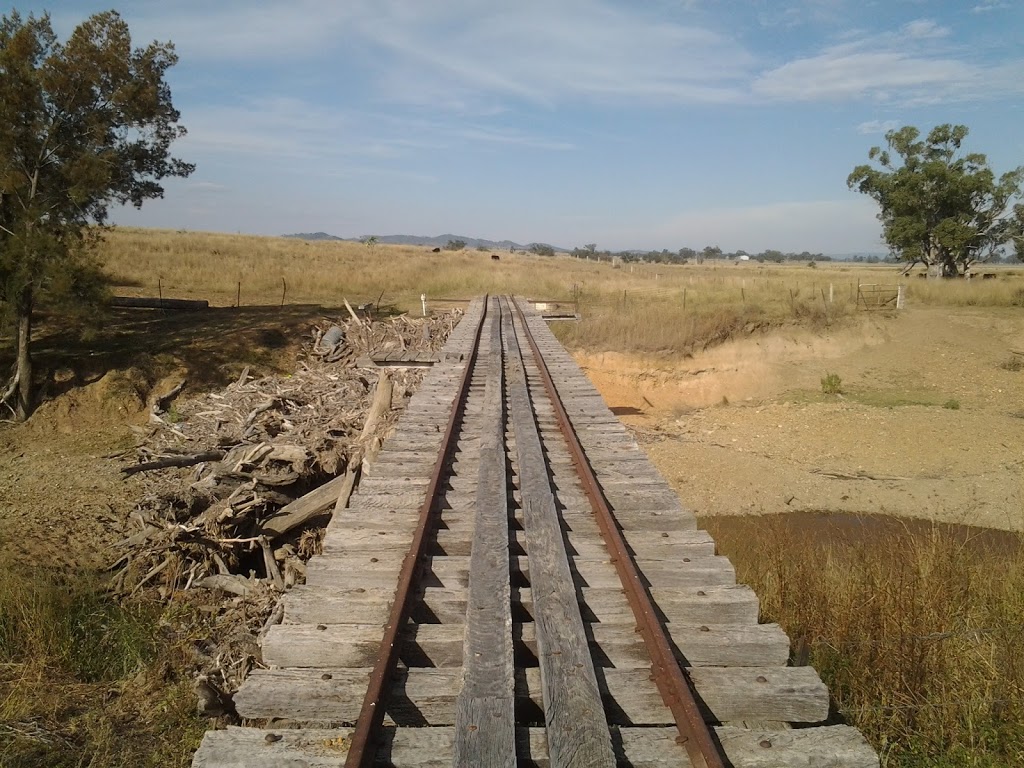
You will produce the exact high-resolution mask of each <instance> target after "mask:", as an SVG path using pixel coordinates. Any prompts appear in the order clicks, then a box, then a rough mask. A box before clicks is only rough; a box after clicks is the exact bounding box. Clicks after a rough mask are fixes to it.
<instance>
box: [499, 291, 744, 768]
mask: <svg viewBox="0 0 1024 768" xmlns="http://www.w3.org/2000/svg"><path fill="white" fill-rule="evenodd" d="M512 304H513V305H514V306H515V309H516V314H518V316H519V320H520V323H521V325H522V327H523V330H524V336H525V337H526V341H527V342H528V343H529V345H530V349H531V350H532V351H533V357H534V360H535V362H536V364H537V368H538V369H539V370H540V375H541V379H542V381H543V382H544V389H545V391H546V392H547V394H548V398H549V399H550V400H551V405H552V407H553V408H554V411H555V417H556V420H557V421H558V427H559V429H560V430H561V432H562V436H563V437H564V438H565V441H566V443H567V444H568V446H569V452H570V454H571V456H572V461H573V465H574V466H575V467H576V471H577V473H578V474H579V478H580V482H581V483H582V484H583V490H584V492H585V493H586V495H587V498H588V499H589V500H590V506H591V508H592V509H593V511H594V517H595V519H596V520H597V524H598V527H599V528H600V529H601V536H602V537H603V538H604V542H605V546H606V547H607V548H608V553H609V555H610V557H611V561H612V563H613V564H614V565H615V570H616V571H617V572H618V574H619V579H620V580H621V581H622V586H623V591H624V592H625V593H626V598H627V600H628V601H629V607H630V608H631V609H632V611H633V616H634V617H635V618H636V622H637V628H638V630H639V632H640V634H641V636H642V637H643V640H644V645H645V647H646V648H647V652H648V654H649V655H650V657H651V671H652V673H653V678H654V682H655V684H656V685H657V686H658V692H659V693H660V694H661V698H662V699H663V700H664V702H665V705H666V706H667V707H668V708H669V709H670V710H671V712H672V716H673V717H674V718H675V721H676V728H678V730H679V737H678V738H677V741H678V742H679V743H680V744H682V746H683V747H684V748H685V749H686V753H687V755H688V756H689V757H690V762H691V763H692V765H693V766H694V768H725V763H724V762H723V761H722V756H721V752H720V751H719V749H718V746H717V745H716V744H715V741H714V739H713V737H712V735H711V730H710V729H709V728H708V726H707V723H705V722H704V718H703V716H702V715H701V713H700V709H699V707H698V706H697V701H696V699H695V697H694V694H693V688H692V686H691V684H690V682H689V680H688V679H687V677H686V675H685V674H684V673H683V670H682V669H680V667H679V663H678V662H677V661H676V657H675V654H674V653H673V652H672V645H671V643H670V640H669V637H668V635H667V633H666V632H665V630H664V627H662V625H661V622H660V621H659V619H658V615H657V613H656V612H655V608H654V603H653V602H652V601H651V597H650V595H649V594H648V593H647V590H646V589H645V587H644V584H643V581H642V580H641V578H640V572H639V571H638V570H637V567H636V563H634V562H633V558H632V556H631V555H630V553H629V549H628V548H627V546H626V541H625V539H624V538H623V536H622V532H621V531H620V530H619V527H618V525H617V524H616V522H615V517H614V515H613V514H612V511H611V508H610V507H609V505H608V500H607V499H606V498H605V496H604V493H603V491H602V490H601V486H600V484H599V483H598V481H597V477H596V476H595V475H594V470H593V469H592V468H591V466H590V462H589V461H588V460H587V457H586V454H585V453H584V451H583V446H582V445H581V444H580V441H579V438H578V437H577V436H576V432H575V430H574V429H573V427H572V422H571V421H570V419H569V415H568V413H567V412H566V410H565V406H564V405H563V404H562V400H561V397H559V395H558V390H557V389H556V387H555V383H554V381H553V380H552V378H551V373H550V371H548V367H547V363H545V362H544V356H543V355H542V354H541V352H540V349H539V348H538V347H537V342H536V340H535V339H534V338H533V333H531V331H530V328H529V326H528V325H527V323H526V316H525V315H524V314H523V310H522V308H521V307H520V306H519V302H518V301H516V300H515V299H514V298H513V299H512Z"/></svg>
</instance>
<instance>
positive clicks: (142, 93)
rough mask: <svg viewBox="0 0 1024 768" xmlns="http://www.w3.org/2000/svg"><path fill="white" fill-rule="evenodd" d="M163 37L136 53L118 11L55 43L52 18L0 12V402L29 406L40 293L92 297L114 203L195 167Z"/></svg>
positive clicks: (144, 195)
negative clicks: (12, 360) (2, 331)
mask: <svg viewBox="0 0 1024 768" xmlns="http://www.w3.org/2000/svg"><path fill="white" fill-rule="evenodd" d="M176 62H177V56H176V55H175V53H174V47H173V45H171V44H170V43H151V44H150V45H148V46H147V47H145V48H133V47H132V42H131V34H130V32H129V29H128V25H127V24H126V23H125V22H124V21H123V20H122V19H121V17H120V16H119V15H118V14H117V13H116V12H114V11H107V12H105V13H99V14H96V15H94V16H92V17H90V18H89V19H87V20H86V21H84V22H83V23H82V24H80V25H79V26H78V27H77V28H76V29H75V30H74V31H73V32H72V33H71V36H70V37H69V38H68V40H67V42H66V43H62V42H61V41H59V40H58V39H57V37H56V35H55V34H54V32H53V28H52V26H51V24H50V17H49V16H48V15H43V16H41V17H38V18H36V17H34V16H32V15H29V16H28V17H27V18H22V17H21V16H20V15H19V14H18V13H17V11H14V12H12V13H11V14H10V16H2V17H0V301H2V303H3V307H4V309H5V312H6V314H7V315H8V319H13V320H15V321H16V322H17V324H18V361H17V367H16V371H15V374H14V376H13V377H12V381H11V385H10V386H9V387H8V389H7V392H6V393H4V394H3V400H4V401H5V402H6V401H9V400H10V399H11V398H12V397H16V403H15V408H14V409H15V411H16V413H17V415H18V416H19V417H20V418H26V417H27V415H28V412H29V411H30V408H31V400H32V397H31V396H32V391H31V386H32V381H31V358H30V356H29V342H30V339H31V318H32V309H33V306H34V305H35V304H36V303H37V302H38V301H39V300H40V299H42V298H47V297H51V298H65V299H68V298H70V299H80V300H88V299H91V298H95V295H96V293H97V292H98V291H97V289H98V288H99V286H100V284H101V281H100V279H99V270H98V267H97V265H96V264H94V263H93V262H92V261H91V260H90V259H89V257H88V253H87V248H86V247H85V246H87V245H88V244H89V242H90V239H93V238H95V237H97V236H98V233H99V231H100V230H99V229H97V228H96V227H94V226H93V225H100V226H101V227H102V225H104V224H105V223H106V221H107V215H108V209H109V207H110V205H111V204H131V205H134V206H136V207H139V206H141V205H142V203H143V202H144V201H146V200H149V199H152V198H158V197H162V196H163V188H162V187H161V185H160V180H161V179H163V178H165V177H168V176H188V175H189V174H190V173H191V172H192V171H193V170H194V166H192V165H190V164H188V163H185V162H182V161H181V160H178V159H176V158H173V157H171V156H170V154H169V153H170V146H171V143H172V142H173V141H174V140H175V139H177V138H179V137H181V136H184V135H185V129H184V128H183V127H182V126H180V125H178V118H179V113H178V111H177V110H175V109H174V105H173V104H172V101H171V91H170V88H169V86H168V85H167V83H166V81H165V80H164V76H165V74H166V72H167V70H168V69H169V68H170V67H171V66H173V65H174V64H175V63H176Z"/></svg>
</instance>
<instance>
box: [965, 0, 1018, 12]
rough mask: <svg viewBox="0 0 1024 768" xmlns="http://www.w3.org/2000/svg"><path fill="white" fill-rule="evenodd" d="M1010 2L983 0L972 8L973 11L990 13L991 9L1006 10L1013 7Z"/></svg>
mask: <svg viewBox="0 0 1024 768" xmlns="http://www.w3.org/2000/svg"><path fill="white" fill-rule="evenodd" d="M1012 7H1013V6H1011V5H1010V4H1009V3H1004V2H1001V1H1000V0H982V2H980V3H978V5H976V6H974V7H973V8H971V11H972V12H973V13H988V12H989V11H1005V10H1008V9H1010V8H1012Z"/></svg>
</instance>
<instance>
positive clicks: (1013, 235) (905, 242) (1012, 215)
mask: <svg viewBox="0 0 1024 768" xmlns="http://www.w3.org/2000/svg"><path fill="white" fill-rule="evenodd" d="M967 133H968V130H967V127H966V126H963V125H949V124H946V125H940V126H937V127H936V128H934V129H932V131H931V132H930V133H929V134H928V137H927V138H926V139H923V140H922V139H921V133H920V131H918V129H917V128H915V127H913V126H910V125H908V126H905V127H903V128H900V129H899V130H892V131H889V132H888V133H886V134H885V140H886V143H887V144H888V149H883V148H881V147H872V149H871V151H870V152H869V153H868V158H869V159H870V160H873V161H874V162H875V163H876V165H874V166H872V165H858V166H857V167H856V168H854V169H853V173H851V174H850V176H849V178H848V179H847V181H846V183H847V185H848V186H849V187H850V188H851V189H856V190H857V191H858V192H863V193H864V194H866V195H868V196H869V197H871V198H872V199H873V200H874V201H875V202H877V203H878V205H879V207H880V208H881V210H880V212H879V214H878V218H879V220H880V221H881V222H882V231H883V235H884V237H885V241H886V243H888V245H889V248H890V250H891V251H892V252H893V254H894V255H896V256H897V257H898V258H900V259H902V260H904V261H906V262H909V263H908V265H907V271H909V270H910V269H911V268H913V266H914V265H915V264H918V263H923V264H925V265H927V266H928V268H929V271H931V272H934V273H937V274H940V275H942V276H943V277H956V276H958V275H963V274H965V273H966V272H967V270H968V268H969V267H970V266H971V264H972V263H974V262H976V261H985V260H987V259H989V258H991V257H992V255H993V254H996V253H998V252H1000V251H1001V250H1002V249H1003V248H1004V246H1006V245H1007V244H1012V245H1013V246H1014V248H1015V249H1016V253H1017V256H1018V258H1020V257H1022V256H1024V247H1022V246H1024V237H1022V236H1024V205H1021V204H1020V202H1019V198H1020V191H1021V183H1022V181H1024V167H1018V168H1015V169H1013V170H1012V171H1008V172H1007V173H1004V174H1003V175H1002V176H999V177H998V178H997V177H996V175H995V173H994V172H993V171H992V169H991V168H990V167H989V165H988V160H987V158H986V157H985V155H983V154H980V153H969V154H962V153H961V151H960V146H961V144H962V143H963V140H964V139H965V138H966V137H967Z"/></svg>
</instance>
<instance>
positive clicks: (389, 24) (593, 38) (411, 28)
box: [132, 0, 754, 109]
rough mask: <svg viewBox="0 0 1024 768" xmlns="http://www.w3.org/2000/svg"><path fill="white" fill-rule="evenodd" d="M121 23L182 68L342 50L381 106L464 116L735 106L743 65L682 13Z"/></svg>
mask: <svg viewBox="0 0 1024 768" xmlns="http://www.w3.org/2000/svg"><path fill="white" fill-rule="evenodd" d="M200 9H201V12H200ZM132 14H133V17H135V19H137V21H138V24H137V25H136V26H135V27H133V29H136V31H137V33H138V34H139V35H140V36H144V37H157V38H159V39H168V38H170V39H173V40H175V41H179V43H178V48H179V51H180V52H181V54H182V55H183V57H188V58H190V59H192V60H200V61H223V62H232V61H233V62H242V61H245V62H249V63H260V64H263V65H265V64H267V63H269V62H274V61H279V62H281V61H293V60H295V59H300V60H307V59H309V58H315V57H318V56H324V57H326V56H330V55H333V53H334V52H335V51H336V50H337V47H338V46H346V47H347V48H348V53H350V54H351V55H352V56H354V57H356V58H357V59H358V58H361V59H362V60H363V62H364V63H365V64H366V66H367V73H368V75H369V77H371V78H373V79H374V80H375V84H376V85H377V92H378V96H379V97H382V98H385V99H392V100H395V101H400V102H403V103H422V89H423V88H425V89H426V90H427V92H428V93H431V94H434V95H435V97H436V95H438V94H441V93H445V92H447V93H449V94H453V99H452V102H453V104H452V106H454V107H456V108H462V109H470V108H472V107H473V106H474V105H473V102H475V101H479V100H481V99H484V100H486V99H488V98H491V99H492V101H493V96H494V95H498V96H500V97H502V98H511V99H522V100H526V101H530V102H534V103H538V104H545V103H546V104H554V103H559V102H562V101H565V100H567V99H574V100H589V101H607V100H612V99H614V100H618V101H633V102H643V101H673V102H711V103H720V102H728V101H735V100H737V98H738V97H739V96H740V94H741V92H742V84H743V82H744V81H745V80H746V79H748V78H749V75H750V73H751V72H752V71H753V66H754V57H753V55H752V54H750V53H749V52H748V51H747V50H746V49H745V48H744V47H743V46H742V45H741V44H740V43H739V42H737V40H735V39H733V38H732V37H730V36H728V35H723V34H720V33H718V32H715V31H713V30H710V29H706V28H704V27H701V26H697V25H693V24H690V23H686V22H685V19H684V17H685V16H686V14H687V11H686V9H684V8H680V9H678V10H677V11H676V12H675V13H674V14H671V15H670V16H671V17H670V18H666V16H665V14H664V13H663V12H662V13H655V12H654V11H653V10H648V9H642V8H638V7H634V6H630V5H625V6H624V5H621V4H618V3H615V2H613V0H564V2H559V3H549V2H546V1H545V0H520V2H517V3H515V4H513V5H509V6H505V7H496V6H495V5H494V4H493V3H491V2H489V1H488V0H433V1H432V2H429V3H424V2H422V0H346V2H344V3H337V2H333V0H295V1H294V2H293V1H291V0H290V1H289V2H284V1H283V0H272V1H270V2H262V3H260V4H259V5H258V6H255V7H254V6H251V5H250V4H248V3H242V2H240V0H227V1H226V2H222V3H218V4H216V5H214V6H210V5H209V4H208V3H202V4H200V3H199V2H198V0H185V3H184V5H183V6H182V5H179V4H175V6H174V8H173V13H172V12H171V11H170V10H168V9H167V6H166V5H165V4H156V3H148V4H146V5H144V6H141V7H139V8H136V9H134V10H133V11H132ZM323 75H324V73H322V72H318V76H323ZM431 103H433V104H435V105H436V103H437V102H436V101H433V102H431ZM442 106H444V104H443V102H442Z"/></svg>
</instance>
